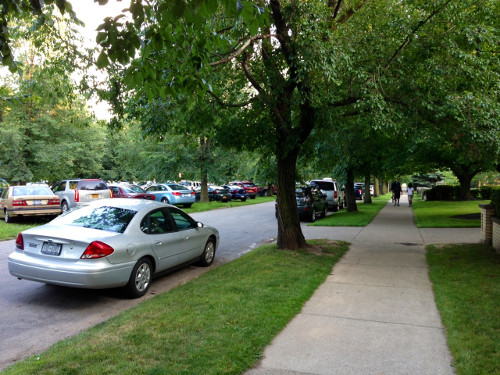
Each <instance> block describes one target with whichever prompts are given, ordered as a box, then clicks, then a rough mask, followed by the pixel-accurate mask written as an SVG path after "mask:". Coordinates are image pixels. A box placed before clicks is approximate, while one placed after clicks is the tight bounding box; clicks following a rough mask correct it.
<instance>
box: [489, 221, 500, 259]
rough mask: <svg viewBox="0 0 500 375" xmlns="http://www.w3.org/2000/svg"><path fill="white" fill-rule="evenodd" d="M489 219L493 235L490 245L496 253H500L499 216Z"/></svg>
mask: <svg viewBox="0 0 500 375" xmlns="http://www.w3.org/2000/svg"><path fill="white" fill-rule="evenodd" d="M491 221H492V224H493V235H492V239H491V245H492V246H493V249H495V251H496V252H497V253H500V218H498V217H492V218H491Z"/></svg>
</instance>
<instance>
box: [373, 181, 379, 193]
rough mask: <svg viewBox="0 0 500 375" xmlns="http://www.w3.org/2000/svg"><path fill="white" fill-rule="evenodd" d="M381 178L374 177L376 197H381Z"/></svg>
mask: <svg viewBox="0 0 500 375" xmlns="http://www.w3.org/2000/svg"><path fill="white" fill-rule="evenodd" d="M379 184H380V180H379V179H378V178H377V177H374V181H373V196H374V197H379V196H380V185H379Z"/></svg>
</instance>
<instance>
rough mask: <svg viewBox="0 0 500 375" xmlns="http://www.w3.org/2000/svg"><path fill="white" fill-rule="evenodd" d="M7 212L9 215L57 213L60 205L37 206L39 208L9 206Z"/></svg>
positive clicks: (59, 211) (59, 210)
mask: <svg viewBox="0 0 500 375" xmlns="http://www.w3.org/2000/svg"><path fill="white" fill-rule="evenodd" d="M7 212H8V213H9V215H10V216H38V215H40V216H42V215H59V214H60V213H61V207H59V206H56V207H47V208H43V207H39V208H32V207H28V208H11V209H8V210H7Z"/></svg>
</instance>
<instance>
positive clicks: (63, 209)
mask: <svg viewBox="0 0 500 375" xmlns="http://www.w3.org/2000/svg"><path fill="white" fill-rule="evenodd" d="M62 211H63V212H66V211H68V204H67V203H66V202H63V204H62Z"/></svg>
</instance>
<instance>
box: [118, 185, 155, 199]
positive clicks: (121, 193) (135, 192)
mask: <svg viewBox="0 0 500 375" xmlns="http://www.w3.org/2000/svg"><path fill="white" fill-rule="evenodd" d="M109 188H110V189H111V191H112V192H113V198H139V199H149V200H152V201H154V200H155V196H154V195H153V194H149V193H146V192H145V191H144V190H142V188H140V187H139V186H137V185H109Z"/></svg>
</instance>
